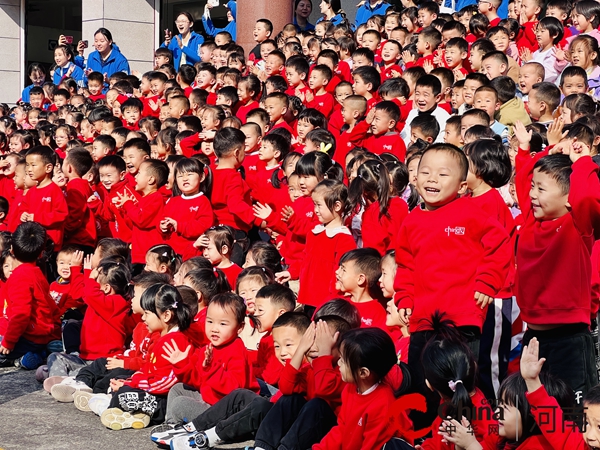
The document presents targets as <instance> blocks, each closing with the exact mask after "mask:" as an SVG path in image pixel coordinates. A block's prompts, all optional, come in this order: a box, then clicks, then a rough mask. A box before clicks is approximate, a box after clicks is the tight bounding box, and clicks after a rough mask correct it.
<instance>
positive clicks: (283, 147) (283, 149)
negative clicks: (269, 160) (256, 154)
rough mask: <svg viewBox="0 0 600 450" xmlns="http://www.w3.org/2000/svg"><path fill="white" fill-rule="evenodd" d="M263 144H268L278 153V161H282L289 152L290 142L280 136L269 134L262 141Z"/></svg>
mask: <svg viewBox="0 0 600 450" xmlns="http://www.w3.org/2000/svg"><path fill="white" fill-rule="evenodd" d="M262 141H263V142H268V143H269V144H271V145H272V146H273V150H275V151H279V153H280V156H279V161H281V160H283V158H285V157H286V155H287V154H288V153H289V152H290V142H289V141H288V140H287V139H286V138H285V137H284V136H281V135H280V134H274V133H270V134H267V135H266V136H265V137H263V139H262Z"/></svg>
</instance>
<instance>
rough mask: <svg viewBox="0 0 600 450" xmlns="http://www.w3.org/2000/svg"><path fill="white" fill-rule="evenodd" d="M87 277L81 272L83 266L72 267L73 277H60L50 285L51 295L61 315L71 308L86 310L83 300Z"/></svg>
mask: <svg viewBox="0 0 600 450" xmlns="http://www.w3.org/2000/svg"><path fill="white" fill-rule="evenodd" d="M84 282H85V279H84V277H83V274H82V273H81V266H72V267H71V279H70V280H66V281H65V280H63V279H62V278H60V277H59V279H58V280H56V281H53V282H52V284H51V285H50V297H52V299H53V300H54V301H55V302H56V306H57V307H58V312H59V313H60V317H62V316H63V315H64V314H65V313H66V312H67V311H68V310H69V309H79V310H80V311H81V312H84V311H85V303H84V302H83V287H84Z"/></svg>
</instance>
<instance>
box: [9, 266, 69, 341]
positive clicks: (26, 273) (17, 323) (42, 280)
mask: <svg viewBox="0 0 600 450" xmlns="http://www.w3.org/2000/svg"><path fill="white" fill-rule="evenodd" d="M6 292H7V293H10V294H9V295H8V296H7V300H8V305H7V308H6V316H7V317H8V325H7V327H6V332H5V333H4V336H3V338H2V346H3V347H5V348H7V349H9V350H13V349H14V348H15V345H16V344H17V342H18V341H19V339H20V338H23V339H27V340H28V341H31V342H34V343H36V344H47V343H48V342H50V341H53V340H55V339H60V334H61V333H60V316H59V313H58V308H57V307H56V303H55V302H54V300H52V297H50V286H48V281H46V277H44V274H43V273H42V271H41V270H40V269H39V267H37V266H36V265H35V263H22V264H21V265H19V266H18V267H17V268H16V269H14V270H13V272H12V273H11V275H10V277H9V278H8V281H7V282H6Z"/></svg>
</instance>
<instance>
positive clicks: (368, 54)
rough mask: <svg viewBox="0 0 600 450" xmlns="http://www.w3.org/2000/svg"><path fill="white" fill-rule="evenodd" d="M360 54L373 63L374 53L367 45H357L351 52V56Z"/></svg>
mask: <svg viewBox="0 0 600 450" xmlns="http://www.w3.org/2000/svg"><path fill="white" fill-rule="evenodd" d="M355 56H362V57H364V58H367V60H368V61H369V62H370V63H371V64H373V63H374V62H375V53H373V51H372V50H369V49H368V48H367V47H359V48H357V49H356V50H354V51H353V52H352V57H353V58H354V57H355Z"/></svg>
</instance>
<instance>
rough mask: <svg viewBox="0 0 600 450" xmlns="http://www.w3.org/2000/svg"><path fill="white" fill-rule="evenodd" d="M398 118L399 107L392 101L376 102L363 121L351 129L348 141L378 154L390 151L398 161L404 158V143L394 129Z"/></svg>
mask: <svg viewBox="0 0 600 450" xmlns="http://www.w3.org/2000/svg"><path fill="white" fill-rule="evenodd" d="M399 120H400V108H399V107H398V105H396V103H394V102H392V101H383V102H380V103H377V104H376V105H375V107H374V108H372V109H371V110H370V111H369V112H368V114H367V117H366V119H365V120H364V121H362V122H359V123H358V124H357V125H356V126H355V127H354V129H353V130H352V133H351V136H350V141H351V142H352V143H354V144H355V145H360V146H361V147H365V148H366V149H368V150H369V151H371V152H373V153H375V154H377V155H380V154H382V153H391V154H392V155H394V156H396V157H397V158H398V159H399V160H400V161H404V159H405V158H406V145H405V144H404V140H403V139H402V137H401V136H400V134H399V133H398V132H397V131H396V124H397V123H398V121H399Z"/></svg>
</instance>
